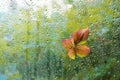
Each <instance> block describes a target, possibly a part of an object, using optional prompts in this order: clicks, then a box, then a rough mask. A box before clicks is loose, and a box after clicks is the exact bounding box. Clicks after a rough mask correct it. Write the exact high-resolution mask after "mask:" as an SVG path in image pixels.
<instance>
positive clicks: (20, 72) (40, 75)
mask: <svg viewBox="0 0 120 80" xmlns="http://www.w3.org/2000/svg"><path fill="white" fill-rule="evenodd" d="M65 1H66V2H67V3H70V4H71V5H73V7H72V8H71V9H70V10H68V11H66V13H65V14H64V15H61V14H59V13H57V12H56V13H53V14H52V15H51V17H50V18H48V17H47V16H46V15H45V13H44V11H45V10H44V9H43V10H42V9H41V10H39V11H36V12H32V11H30V10H21V11H20V13H18V14H21V15H19V16H14V17H13V16H12V17H13V18H14V20H13V22H9V23H11V24H9V26H7V25H4V23H2V24H0V37H1V38H0V73H2V74H4V75H6V76H7V77H8V79H9V80H13V79H17V78H18V79H20V80H119V79H120V67H119V66H120V6H119V4H120V1H119V0H93V1H84V0H75V1H74V0H65ZM16 17H17V18H16ZM84 27H89V29H90V35H89V39H88V46H89V47H90V49H91V53H90V55H88V56H87V57H85V58H79V57H77V58H76V60H71V59H69V58H68V56H67V52H66V51H65V50H64V49H62V46H61V40H62V39H64V38H68V37H69V35H70V34H71V33H72V32H74V31H75V30H78V29H81V28H84Z"/></svg>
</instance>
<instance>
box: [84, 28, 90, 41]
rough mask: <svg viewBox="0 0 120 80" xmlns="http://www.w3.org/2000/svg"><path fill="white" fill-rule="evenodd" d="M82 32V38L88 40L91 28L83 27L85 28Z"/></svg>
mask: <svg viewBox="0 0 120 80" xmlns="http://www.w3.org/2000/svg"><path fill="white" fill-rule="evenodd" d="M82 33H83V37H82V40H83V41H86V40H87V38H88V35H89V29H88V28H86V29H83V30H82Z"/></svg>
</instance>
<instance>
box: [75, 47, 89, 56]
mask: <svg viewBox="0 0 120 80" xmlns="http://www.w3.org/2000/svg"><path fill="white" fill-rule="evenodd" d="M75 51H76V54H77V55H78V56H79V57H86V56H87V55H88V54H89V53H90V49H89V48H88V47H87V46H86V45H81V46H76V47H75Z"/></svg>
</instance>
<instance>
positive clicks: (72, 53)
mask: <svg viewBox="0 0 120 80" xmlns="http://www.w3.org/2000/svg"><path fill="white" fill-rule="evenodd" d="M68 56H69V57H70V58H71V59H75V51H74V49H73V48H72V49H69V51H68Z"/></svg>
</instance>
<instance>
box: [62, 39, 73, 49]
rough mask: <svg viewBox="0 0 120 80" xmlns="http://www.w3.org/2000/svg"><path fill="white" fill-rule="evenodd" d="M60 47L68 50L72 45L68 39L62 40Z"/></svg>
mask: <svg viewBox="0 0 120 80" xmlns="http://www.w3.org/2000/svg"><path fill="white" fill-rule="evenodd" d="M62 46H63V47H64V48H66V49H70V48H72V47H73V44H72V41H71V40H70V39H64V40H62Z"/></svg>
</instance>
